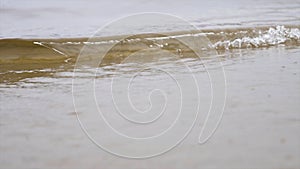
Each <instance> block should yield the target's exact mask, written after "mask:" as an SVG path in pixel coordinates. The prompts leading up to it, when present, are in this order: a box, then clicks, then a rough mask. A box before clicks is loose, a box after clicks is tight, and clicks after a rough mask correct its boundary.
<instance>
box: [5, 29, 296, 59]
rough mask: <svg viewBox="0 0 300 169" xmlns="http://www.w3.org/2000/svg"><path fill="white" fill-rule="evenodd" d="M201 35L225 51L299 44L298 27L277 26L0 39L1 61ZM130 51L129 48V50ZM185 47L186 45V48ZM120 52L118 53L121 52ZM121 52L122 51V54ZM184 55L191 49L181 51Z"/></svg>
mask: <svg viewBox="0 0 300 169" xmlns="http://www.w3.org/2000/svg"><path fill="white" fill-rule="evenodd" d="M195 38H199V39H201V38H203V40H200V41H201V43H203V44H199V45H200V46H199V49H200V50H228V49H237V48H259V47H268V46H274V45H279V44H284V45H299V42H300V29H299V26H276V27H256V28H237V29H226V30H221V29H213V30H195V31H182V32H167V33H160V34H143V35H132V36H129V38H125V39H122V37H120V36H112V37H97V38H96V39H93V40H92V41H89V40H88V38H64V39H0V50H1V53H0V62H10V61H17V60H20V61H22V62H24V60H29V61H30V62H32V60H36V61H40V60H44V61H58V60H63V61H65V62H69V61H70V58H72V59H73V58H76V57H77V56H78V55H79V53H80V50H81V49H82V48H83V47H84V46H91V51H90V52H91V54H93V52H95V51H92V50H93V49H97V50H99V49H102V48H105V46H109V45H111V44H119V48H118V49H117V50H116V52H117V53H115V54H114V53H111V56H112V57H114V56H116V54H122V55H123V54H124V53H125V54H126V53H132V52H135V51H137V50H138V49H140V45H141V44H143V45H147V46H148V47H149V48H161V49H165V50H169V51H175V52H176V51H177V52H178V51H180V52H181V53H182V51H184V48H181V47H183V45H180V44H178V42H179V41H176V40H174V39H177V40H180V39H181V40H182V39H183V40H184V41H193V40H195ZM129 49H130V50H131V51H130V50H129ZM186 49H187V48H186ZM120 52H121V53H120ZM122 52H123V53H122ZM184 52H185V54H187V53H188V52H190V51H186V50H185V51H184Z"/></svg>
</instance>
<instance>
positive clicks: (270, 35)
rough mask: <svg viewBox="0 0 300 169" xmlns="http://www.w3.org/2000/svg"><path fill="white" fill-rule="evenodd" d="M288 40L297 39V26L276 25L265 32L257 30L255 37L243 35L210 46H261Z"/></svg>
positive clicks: (218, 47) (299, 36)
mask: <svg viewBox="0 0 300 169" xmlns="http://www.w3.org/2000/svg"><path fill="white" fill-rule="evenodd" d="M290 40H294V41H299V40H300V30H299V29H298V28H285V27H284V26H277V27H276V28H269V30H267V31H265V32H261V31H259V33H258V36H256V37H250V36H245V37H243V38H236V39H234V40H225V41H218V42H216V43H215V44H213V46H212V47H213V48H215V49H232V48H247V47H263V46H272V45H278V44H284V43H286V42H287V41H290Z"/></svg>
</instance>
